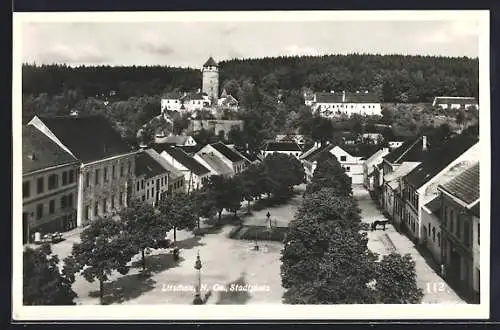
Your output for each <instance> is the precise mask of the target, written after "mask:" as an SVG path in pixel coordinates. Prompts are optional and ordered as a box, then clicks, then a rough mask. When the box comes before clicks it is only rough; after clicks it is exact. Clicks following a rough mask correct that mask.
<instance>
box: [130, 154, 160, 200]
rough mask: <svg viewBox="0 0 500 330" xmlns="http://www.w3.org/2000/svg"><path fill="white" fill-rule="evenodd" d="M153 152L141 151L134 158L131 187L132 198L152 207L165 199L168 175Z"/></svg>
mask: <svg viewBox="0 0 500 330" xmlns="http://www.w3.org/2000/svg"><path fill="white" fill-rule="evenodd" d="M150 152H155V151H154V150H152V149H149V152H146V150H142V151H141V152H139V153H137V154H136V156H135V181H134V184H133V185H132V197H133V198H135V199H138V200H140V201H143V202H147V203H149V204H151V205H153V206H157V205H158V203H159V202H160V201H161V200H163V199H165V198H166V197H167V193H168V186H169V182H168V179H169V173H168V170H167V169H166V168H164V167H163V166H162V164H160V163H159V162H158V161H157V160H156V159H155V158H153V157H152V156H151V155H150Z"/></svg>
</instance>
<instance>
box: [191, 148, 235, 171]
mask: <svg viewBox="0 0 500 330" xmlns="http://www.w3.org/2000/svg"><path fill="white" fill-rule="evenodd" d="M199 156H200V157H201V158H202V159H203V160H204V161H205V162H207V164H208V165H209V166H210V167H211V168H212V169H213V170H214V171H215V172H217V174H218V175H227V174H232V173H233V171H232V169H231V168H230V167H229V166H227V165H226V164H225V163H224V162H223V161H222V160H221V159H220V158H219V157H217V156H215V155H213V154H209V153H206V154H205V153H202V154H199Z"/></svg>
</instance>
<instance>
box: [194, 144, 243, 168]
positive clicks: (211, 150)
mask: <svg viewBox="0 0 500 330" xmlns="http://www.w3.org/2000/svg"><path fill="white" fill-rule="evenodd" d="M197 154H198V155H203V154H210V155H214V156H216V157H218V158H219V159H220V160H221V161H222V162H223V163H224V164H226V165H227V166H228V167H229V168H231V171H232V175H236V174H238V173H241V172H243V171H244V170H245V169H246V168H247V167H248V165H249V164H248V161H247V160H246V159H245V157H243V156H242V155H241V154H240V153H239V152H238V151H236V150H235V149H233V148H230V147H228V146H226V145H225V144H224V143H222V142H216V143H212V144H207V145H206V146H204V147H203V148H201V149H200V151H198V152H197Z"/></svg>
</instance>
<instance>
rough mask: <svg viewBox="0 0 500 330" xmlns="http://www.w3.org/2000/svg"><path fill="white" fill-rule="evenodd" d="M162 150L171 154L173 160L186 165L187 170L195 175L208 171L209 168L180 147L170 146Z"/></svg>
mask: <svg viewBox="0 0 500 330" xmlns="http://www.w3.org/2000/svg"><path fill="white" fill-rule="evenodd" d="M164 151H166V152H167V153H168V154H169V155H170V156H172V157H173V158H174V159H175V160H177V161H178V162H179V163H181V164H182V165H183V166H184V167H186V168H187V169H188V170H190V171H192V172H193V173H194V174H196V175H203V174H207V173H210V170H209V169H207V168H206V167H205V166H203V165H202V164H200V163H199V162H198V161H197V160H196V159H194V158H193V157H191V156H189V155H188V154H187V153H185V152H184V151H183V150H182V149H180V148H177V147H170V148H168V149H166V150H164Z"/></svg>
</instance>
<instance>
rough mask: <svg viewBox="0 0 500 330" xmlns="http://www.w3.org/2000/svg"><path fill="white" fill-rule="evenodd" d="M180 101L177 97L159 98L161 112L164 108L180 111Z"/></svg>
mask: <svg viewBox="0 0 500 330" xmlns="http://www.w3.org/2000/svg"><path fill="white" fill-rule="evenodd" d="M181 105H182V102H181V101H180V100H178V99H161V112H162V113H163V112H164V111H165V110H170V111H180V109H181Z"/></svg>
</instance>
